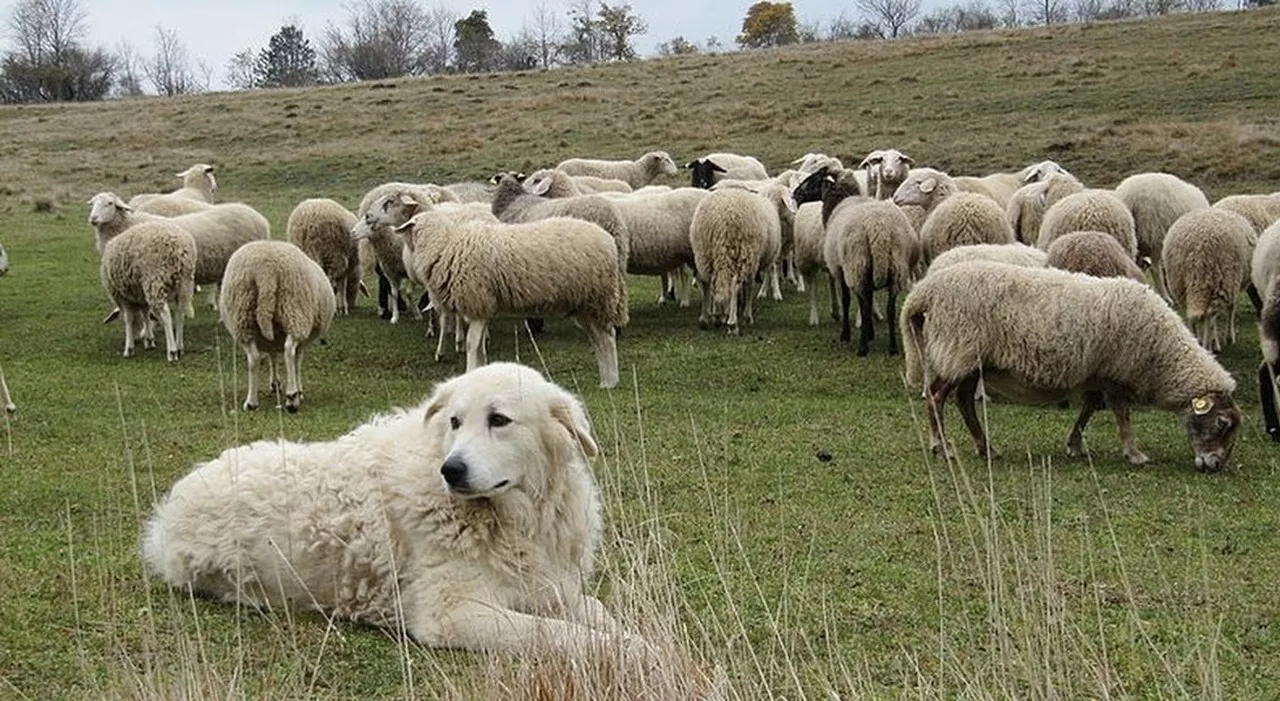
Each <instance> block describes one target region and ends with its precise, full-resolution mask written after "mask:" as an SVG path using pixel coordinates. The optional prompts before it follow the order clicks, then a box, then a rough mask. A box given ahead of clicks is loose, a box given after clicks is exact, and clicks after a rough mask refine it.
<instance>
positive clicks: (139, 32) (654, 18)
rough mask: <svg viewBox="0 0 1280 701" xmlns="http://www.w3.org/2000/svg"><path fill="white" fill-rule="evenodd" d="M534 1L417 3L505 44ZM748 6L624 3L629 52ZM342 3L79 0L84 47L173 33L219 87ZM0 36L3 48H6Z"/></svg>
mask: <svg viewBox="0 0 1280 701" xmlns="http://www.w3.org/2000/svg"><path fill="white" fill-rule="evenodd" d="M538 2H539V0H520V1H517V0H488V1H487V2H486V1H484V0H481V1H479V2H477V1H475V0H472V1H471V2H464V1H462V0H422V4H423V6H424V7H435V6H438V5H443V6H445V7H447V8H449V9H451V10H452V11H453V12H454V13H455V14H457V15H459V16H465V15H467V14H469V13H470V12H471V11H472V10H475V9H481V10H487V11H488V13H489V24H490V26H492V27H493V31H494V34H496V35H497V37H498V38H499V39H507V38H509V37H510V36H512V35H514V34H515V33H517V32H519V31H520V28H521V26H522V25H523V24H525V21H526V19H527V18H529V17H530V16H531V15H532V14H533V8H535V7H536V6H537V4H538ZM545 2H546V5H547V6H548V7H549V8H551V9H552V10H553V11H555V12H556V14H558V15H559V16H561V17H563V18H565V21H564V23H565V24H567V22H568V20H567V16H566V14H565V13H566V10H567V9H568V7H569V5H570V2H569V0H545ZM752 2H753V0H736V1H734V2H708V1H706V0H703V1H701V2H699V1H697V0H694V1H693V2H690V1H689V0H630V5H631V7H632V10H633V11H634V12H635V14H637V15H638V16H639V17H640V18H641V19H643V20H644V21H645V22H646V23H648V25H649V32H648V33H647V34H645V35H643V36H640V37H638V38H636V40H635V47H636V50H637V51H638V52H639V53H640V54H641V55H642V56H651V55H653V54H655V53H656V47H657V45H658V44H659V43H661V42H663V41H666V40H668V39H671V38H672V37H675V36H683V37H684V38H686V39H688V40H690V41H693V42H696V43H698V44H702V43H703V42H705V41H706V39H707V37H710V36H712V35H714V36H716V37H718V38H719V39H720V42H721V43H722V44H723V45H724V46H725V47H726V48H730V47H733V46H734V43H733V39H734V37H736V36H737V35H738V33H739V31H740V30H741V28H742V18H743V17H744V16H745V15H746V13H747V8H748V7H750V6H751V4H752ZM15 4H16V2H15V1H14V0H0V8H3V9H2V10H0V16H2V17H3V19H4V20H5V21H6V22H7V20H8V18H9V17H10V15H11V14H12V11H13V7H14V5H15ZM349 4H350V3H349V2H347V1H346V0H307V1H304V0H163V1H161V0H81V6H82V7H84V8H85V9H86V11H87V13H88V16H89V17H88V19H89V27H90V29H89V41H88V43H89V45H90V46H103V47H105V48H107V49H108V50H114V49H115V47H116V46H117V45H118V44H119V43H120V42H125V41H127V42H129V43H130V44H132V45H133V48H134V49H135V51H137V52H138V53H141V54H143V55H150V54H151V53H152V52H153V45H154V37H155V31H156V26H157V25H160V26H163V27H164V28H166V29H171V30H174V31H176V32H177V33H178V35H179V37H180V38H181V39H182V40H183V41H184V42H185V43H186V45H187V51H188V52H189V53H190V54H191V56H192V59H193V60H194V59H200V60H203V61H204V62H205V63H207V64H208V65H209V66H210V67H212V68H213V69H214V74H215V75H214V81H215V83H216V84H218V85H222V84H223V83H222V81H223V77H224V68H225V66H226V64H227V61H228V59H230V58H231V56H232V55H233V54H235V53H236V52H238V51H242V50H244V49H247V48H253V49H260V48H262V47H263V46H264V45H266V43H267V40H268V39H269V38H270V37H271V35H272V34H274V33H275V32H276V30H278V29H279V28H280V27H281V26H282V25H284V24H286V23H289V22H296V23H298V24H301V25H302V30H303V33H304V34H305V35H306V36H307V37H308V38H310V39H311V42H312V46H316V45H317V44H318V43H319V38H320V36H321V33H322V32H323V30H324V27H325V25H326V23H327V22H330V21H332V22H333V23H334V24H337V25H339V26H341V25H342V24H343V23H344V21H345V19H346V18H347V16H348V12H347V10H346V9H345V8H344V6H345V5H349ZM793 5H794V7H795V12H796V18H797V19H798V20H799V21H801V22H806V23H807V22H812V21H821V22H822V23H823V27H824V29H825V26H826V23H827V22H828V21H829V20H830V19H832V18H834V17H836V16H837V15H839V14H840V13H841V12H842V11H844V12H845V13H847V14H848V15H849V16H850V17H852V16H854V15H855V14H856V12H855V11H854V10H853V9H852V6H853V2H852V0H842V1H840V0H809V1H807V2H805V1H800V2H793ZM5 29H6V34H5V36H4V39H3V45H4V46H5V47H9V46H11V45H12V44H11V42H10V40H9V37H8V35H7V26H6V27H5Z"/></svg>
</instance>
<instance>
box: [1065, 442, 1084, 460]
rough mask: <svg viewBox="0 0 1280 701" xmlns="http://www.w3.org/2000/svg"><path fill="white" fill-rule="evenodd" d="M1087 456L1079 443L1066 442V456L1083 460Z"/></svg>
mask: <svg viewBox="0 0 1280 701" xmlns="http://www.w3.org/2000/svg"><path fill="white" fill-rule="evenodd" d="M1086 455H1088V453H1087V452H1085V449H1084V445H1083V444H1081V442H1080V441H1074V442H1073V441H1067V456H1068V457H1072V458H1083V457H1085V456H1086Z"/></svg>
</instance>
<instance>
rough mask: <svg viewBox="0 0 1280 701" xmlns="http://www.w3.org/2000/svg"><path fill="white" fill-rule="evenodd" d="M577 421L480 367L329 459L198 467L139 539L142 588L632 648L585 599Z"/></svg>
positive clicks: (558, 394) (526, 386) (527, 641)
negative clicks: (155, 582)
mask: <svg viewBox="0 0 1280 701" xmlns="http://www.w3.org/2000/svg"><path fill="white" fill-rule="evenodd" d="M596 452H597V448H596V443H595V440H594V439H593V438H592V435H591V427H590V425H589V424H588V422H587V418H586V415H585V413H584V412H583V408H582V405H581V404H580V403H579V401H578V400H577V399H576V398H575V397H574V396H573V395H571V394H570V393H568V392H567V391H565V390H564V389H561V388H560V387H558V386H556V385H555V384H552V383H551V382H548V381H547V380H545V379H544V378H543V377H542V375H540V374H539V373H538V372H536V371H535V370H532V369H530V368H527V367H524V366H522V365H516V364H512V363H495V364H491V365H486V366H483V367H480V368H477V369H475V370H473V371H471V372H468V373H466V374H465V375H460V376H458V377H455V378H453V379H451V380H448V381H446V382H443V383H441V384H439V385H438V386H437V387H436V388H435V392H434V393H433V394H432V396H431V397H430V399H428V400H427V401H426V402H425V403H424V404H422V405H421V406H418V407H415V408H413V409H408V410H398V411H396V412H394V413H391V414H387V415H383V416H378V417H376V418H374V419H372V420H371V421H369V422H368V423H366V424H365V425H363V426H360V427H359V428H357V429H355V430H354V431H352V432H350V433H348V434H346V435H345V436H342V437H340V438H338V439H337V440H334V441H330V442H325V443H294V442H290V441H283V440H277V441H258V442H256V443H251V444H249V445H245V446H240V447H238V448H232V449H230V450H227V451H226V452H224V453H223V454H222V455H220V456H218V457H217V458H216V459H214V460H212V461H210V462H206V463H202V464H200V465H197V466H196V468H195V469H194V470H193V471H192V472H191V473H190V474H188V475H187V476H186V477H184V478H182V479H181V480H179V481H178V483H177V484H175V485H174V486H173V489H172V490H171V491H170V492H169V494H168V496H166V497H165V498H164V499H163V500H162V501H161V502H160V503H159V504H158V505H157V506H156V511H155V515H154V516H153V517H152V518H151V520H150V522H149V523H148V524H147V526H146V530H145V533H144V534H143V542H142V554H143V558H144V559H145V561H146V564H147V567H148V568H149V571H150V572H152V573H153V574H156V575H159V576H160V577H161V578H163V579H164V580H165V581H166V582H168V583H169V584H170V585H172V586H174V587H177V588H179V589H183V590H187V591H189V592H191V593H193V594H198V595H203V596H208V597H211V598H213V599H216V600H219V601H224V602H242V603H245V604H249V605H252V606H256V607H262V608H275V607H282V606H292V607H296V608H305V609H317V610H320V611H322V612H324V613H325V614H326V615H333V616H337V617H341V618H348V619H352V620H357V621H364V622H368V623H371V624H374V625H379V626H386V627H389V628H393V629H401V628H403V630H405V631H407V632H408V634H409V635H411V636H412V637H413V638H414V639H416V640H417V641H419V642H420V643H423V644H425V645H429V646H439V647H454V648H465V649H472V650H497V651H507V652H516V653H519V652H529V651H532V650H534V649H554V650H564V651H568V652H573V651H575V650H581V649H582V646H583V645H584V644H585V645H591V644H602V645H610V644H622V645H623V646H624V647H628V648H630V647H631V646H632V645H637V644H638V645H640V646H642V647H643V645H644V643H643V642H642V641H640V640H639V639H638V638H636V637H635V636H632V635H630V634H627V633H623V632H621V631H620V630H619V629H618V628H617V626H616V624H615V623H614V621H613V618H612V617H611V616H610V615H609V613H608V612H607V611H606V610H605V608H604V606H603V605H602V604H601V603H600V601H598V600H597V599H596V598H594V597H592V596H589V595H587V594H585V593H584V591H583V583H584V581H585V580H586V579H588V578H589V577H590V576H591V572H592V565H593V562H592V560H593V556H594V553H595V549H596V546H597V544H598V542H599V539H600V528H601V521H600V500H599V494H598V492H597V490H596V485H595V482H594V480H593V479H592V476H591V473H590V472H589V470H588V467H587V458H590V457H592V456H594V455H596Z"/></svg>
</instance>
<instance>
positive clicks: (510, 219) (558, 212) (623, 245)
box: [491, 177, 631, 277]
mask: <svg viewBox="0 0 1280 701" xmlns="http://www.w3.org/2000/svg"><path fill="white" fill-rule="evenodd" d="M491 207H492V211H493V214H494V216H496V217H497V218H498V219H499V220H501V221H504V222H506V223H508V224H519V223H524V222H531V221H536V220H538V219H547V218H549V217H574V218H575V219H582V220H583V221H589V222H592V223H594V224H597V225H598V226H600V228H602V229H604V230H605V231H607V232H609V235H610V236H612V237H613V240H614V245H615V246H616V248H617V251H618V270H620V271H622V273H623V275H624V277H625V275H626V271H627V259H628V257H629V255H630V253H631V236H630V233H629V231H628V229H627V224H626V222H625V221H623V219H622V214H621V213H620V212H619V211H618V207H617V206H616V205H615V204H614V203H613V201H611V200H608V199H606V198H604V197H601V196H599V195H582V196H580V197H566V198H563V199H557V200H548V199H546V198H543V197H539V196H537V195H532V194H529V193H527V192H525V191H524V188H523V186H522V185H521V184H520V183H519V182H518V181H516V179H515V178H511V177H504V178H502V179H501V180H500V181H498V187H497V190H496V191H494V194H493V203H492V205H491Z"/></svg>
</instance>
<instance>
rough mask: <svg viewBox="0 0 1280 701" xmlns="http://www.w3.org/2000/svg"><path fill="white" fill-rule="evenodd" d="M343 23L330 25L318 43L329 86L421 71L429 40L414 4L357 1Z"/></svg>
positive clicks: (421, 13) (411, 0)
mask: <svg viewBox="0 0 1280 701" xmlns="http://www.w3.org/2000/svg"><path fill="white" fill-rule="evenodd" d="M348 12H349V13H350V15H349V16H348V17H347V24H346V26H345V28H344V27H338V26H335V25H333V24H332V23H330V24H329V26H328V27H327V28H326V29H325V35H324V38H323V39H322V40H321V42H320V55H321V58H322V63H323V64H324V67H323V70H324V72H325V73H326V74H327V76H328V78H329V79H330V80H332V81H334V82H347V81H352V80H379V79H383V78H395V77H399V76H403V75H420V74H423V73H426V72H427V70H428V66H429V60H428V59H429V50H430V47H431V36H430V34H429V33H428V22H427V13H426V11H425V10H423V9H422V7H421V6H420V5H418V3H417V2H415V1H414V0H362V1H361V2H360V3H359V4H355V5H351V6H349V7H348Z"/></svg>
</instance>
